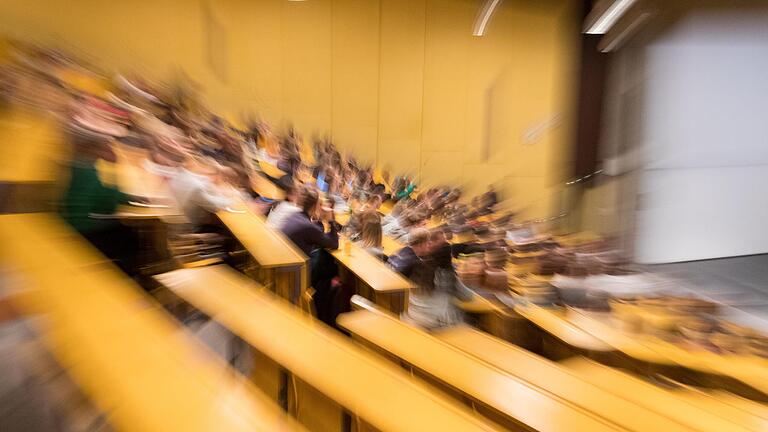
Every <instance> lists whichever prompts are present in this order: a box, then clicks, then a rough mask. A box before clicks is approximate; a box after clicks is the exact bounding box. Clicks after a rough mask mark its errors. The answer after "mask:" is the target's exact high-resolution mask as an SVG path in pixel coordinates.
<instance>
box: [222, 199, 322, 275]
mask: <svg viewBox="0 0 768 432" xmlns="http://www.w3.org/2000/svg"><path fill="white" fill-rule="evenodd" d="M217 216H218V217H219V219H221V221H222V222H223V223H224V225H226V226H227V228H229V230H230V231H232V234H233V235H234V236H235V237H236V238H237V240H238V241H239V242H240V243H242V245H243V246H244V247H245V248H246V249H247V250H248V253H250V254H251V255H252V256H253V258H254V259H255V260H256V261H257V262H258V263H259V265H260V266H262V267H264V268H272V267H283V266H295V265H301V264H304V263H305V262H306V261H307V257H306V256H305V255H304V254H303V253H302V252H301V251H300V250H299V249H298V248H297V247H296V246H295V245H294V244H293V243H292V242H291V241H290V240H288V239H287V238H285V236H283V234H282V233H281V232H279V231H277V230H273V229H272V228H270V227H268V226H267V223H266V221H265V220H264V218H263V217H262V216H260V215H257V214H256V213H254V212H253V211H251V210H250V209H248V208H247V207H246V206H245V205H242V204H241V205H238V206H237V208H236V209H235V211H231V210H221V211H219V212H218V213H217Z"/></svg>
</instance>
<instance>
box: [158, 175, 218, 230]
mask: <svg viewBox="0 0 768 432" xmlns="http://www.w3.org/2000/svg"><path fill="white" fill-rule="evenodd" d="M218 174H219V170H218V168H217V167H216V166H215V165H214V164H201V163H198V162H195V161H193V160H188V161H187V163H185V164H184V167H183V168H181V169H179V171H178V173H177V174H176V175H175V176H174V177H173V178H172V179H171V180H170V182H169V187H170V189H171V192H172V193H173V197H174V198H175V199H176V202H177V203H178V206H179V209H181V211H182V212H183V213H184V215H185V216H186V217H187V219H188V220H189V222H190V223H191V224H192V225H194V226H195V227H197V228H200V227H203V226H205V225H209V224H211V223H213V222H214V219H213V215H214V214H215V213H216V212H217V211H219V210H221V209H224V208H226V207H227V206H229V205H231V204H232V200H231V198H229V197H227V196H225V195H223V194H222V193H221V192H220V191H219V190H218V188H217V187H216V185H215V182H214V179H215V177H216V176H217V175H218Z"/></svg>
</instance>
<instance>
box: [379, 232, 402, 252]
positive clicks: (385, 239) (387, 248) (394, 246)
mask: <svg viewBox="0 0 768 432" xmlns="http://www.w3.org/2000/svg"><path fill="white" fill-rule="evenodd" d="M381 246H382V248H383V249H384V255H386V256H391V255H394V254H396V253H397V252H398V251H399V250H400V249H402V248H404V247H405V244H404V243H401V242H399V241H397V240H395V239H393V238H392V237H390V236H382V237H381Z"/></svg>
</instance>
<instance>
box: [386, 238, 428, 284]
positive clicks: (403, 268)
mask: <svg viewBox="0 0 768 432" xmlns="http://www.w3.org/2000/svg"><path fill="white" fill-rule="evenodd" d="M429 251H430V250H429V232H428V231H427V230H425V229H423V228H416V229H414V230H413V231H412V232H411V235H410V236H409V238H408V246H406V247H404V248H402V249H400V250H399V251H398V252H397V253H395V254H394V255H392V256H391V257H389V260H388V261H387V262H388V264H389V266H390V267H392V269H393V270H395V271H396V272H398V273H400V274H402V275H403V276H405V277H407V278H410V277H412V276H413V273H414V270H415V269H416V268H417V267H418V266H419V265H421V264H422V258H423V257H426V256H427V255H428V254H429Z"/></svg>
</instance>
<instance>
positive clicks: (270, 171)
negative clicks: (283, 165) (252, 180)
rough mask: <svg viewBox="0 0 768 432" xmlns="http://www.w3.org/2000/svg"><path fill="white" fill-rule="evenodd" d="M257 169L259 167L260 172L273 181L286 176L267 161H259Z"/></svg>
mask: <svg viewBox="0 0 768 432" xmlns="http://www.w3.org/2000/svg"><path fill="white" fill-rule="evenodd" d="M259 167H261V170H262V171H264V174H266V175H268V176H270V177H272V178H274V179H279V178H280V177H282V176H284V175H285V174H286V173H285V171H283V170H281V169H280V168H278V167H277V166H275V165H273V164H271V163H269V162H267V161H263V160H261V161H259Z"/></svg>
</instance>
